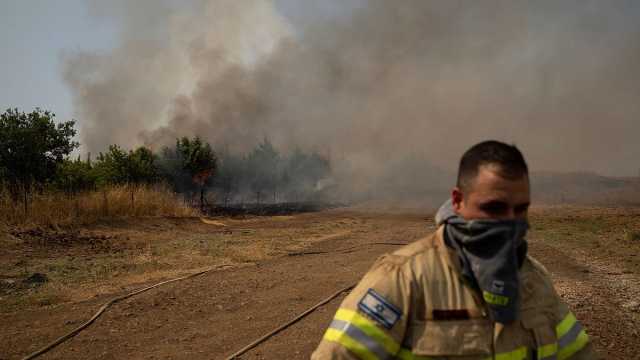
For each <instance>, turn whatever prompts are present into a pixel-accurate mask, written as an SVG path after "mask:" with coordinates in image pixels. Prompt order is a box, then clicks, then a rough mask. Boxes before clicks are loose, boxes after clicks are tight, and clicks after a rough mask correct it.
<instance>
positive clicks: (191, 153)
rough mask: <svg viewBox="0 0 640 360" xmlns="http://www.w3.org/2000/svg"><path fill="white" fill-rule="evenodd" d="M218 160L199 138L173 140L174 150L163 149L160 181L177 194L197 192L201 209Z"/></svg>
mask: <svg viewBox="0 0 640 360" xmlns="http://www.w3.org/2000/svg"><path fill="white" fill-rule="evenodd" d="M217 162H218V159H217V157H216V154H215V152H214V151H213V149H212V148H211V145H209V143H207V142H203V141H202V140H201V139H200V138H199V137H195V138H193V139H189V138H187V137H183V138H181V139H177V140H176V146H175V148H173V149H171V148H168V147H167V148H164V149H163V150H162V156H161V159H160V168H161V170H160V171H161V173H162V175H163V177H165V178H166V179H167V180H169V181H170V182H171V183H172V184H173V185H174V188H175V189H176V190H177V191H178V192H185V193H190V194H193V193H194V192H195V191H196V190H198V191H199V192H200V204H201V205H204V198H205V192H206V189H207V188H208V187H209V186H211V185H212V180H213V175H214V173H215V171H216V168H217Z"/></svg>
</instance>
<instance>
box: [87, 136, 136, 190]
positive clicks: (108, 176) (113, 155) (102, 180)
mask: <svg viewBox="0 0 640 360" xmlns="http://www.w3.org/2000/svg"><path fill="white" fill-rule="evenodd" d="M129 167H130V165H129V156H128V154H127V152H126V151H125V150H123V149H122V148H121V147H120V146H118V145H109V150H108V151H107V152H106V153H100V154H98V158H97V159H96V162H95V165H94V168H93V170H94V173H95V176H96V179H97V183H98V185H100V186H105V185H111V184H126V183H128V182H129V180H130V176H129Z"/></svg>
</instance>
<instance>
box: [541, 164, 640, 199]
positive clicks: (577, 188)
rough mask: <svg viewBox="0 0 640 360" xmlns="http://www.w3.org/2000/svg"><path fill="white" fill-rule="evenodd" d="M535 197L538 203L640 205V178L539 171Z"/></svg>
mask: <svg viewBox="0 0 640 360" xmlns="http://www.w3.org/2000/svg"><path fill="white" fill-rule="evenodd" d="M531 183H532V196H533V199H534V201H535V202H537V203H546V204H562V203H565V204H581V205H622V206H631V205H640V178H638V177H628V178H617V177H607V176H602V175H598V174H595V173H590V172H573V173H557V172H535V173H532V174H531Z"/></svg>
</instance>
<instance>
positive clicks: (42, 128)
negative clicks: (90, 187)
mask: <svg viewBox="0 0 640 360" xmlns="http://www.w3.org/2000/svg"><path fill="white" fill-rule="evenodd" d="M54 118H55V114H54V113H52V112H50V111H46V110H41V109H39V108H36V109H35V110H34V111H32V112H31V113H28V114H26V113H24V112H20V111H18V109H8V110H6V111H5V112H4V113H3V114H1V115H0V174H2V176H3V180H4V182H6V183H7V185H8V186H9V190H10V192H11V193H12V194H13V196H14V199H17V198H18V196H19V194H20V192H22V193H23V195H24V206H25V212H26V211H27V205H28V202H27V197H28V193H29V192H30V191H31V189H32V186H33V185H34V184H44V183H46V182H48V181H50V180H52V179H53V177H54V175H55V173H56V170H57V167H58V165H60V164H61V163H62V162H63V161H64V159H65V157H67V156H68V155H69V154H70V153H71V152H72V151H73V150H74V149H75V148H76V147H78V145H79V144H78V143H77V142H75V141H73V140H72V139H73V137H74V136H75V135H76V130H75V129H74V128H73V127H74V125H75V122H74V121H73V120H72V121H66V122H62V123H58V124H56V123H55V122H54Z"/></svg>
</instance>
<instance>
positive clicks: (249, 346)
mask: <svg viewBox="0 0 640 360" xmlns="http://www.w3.org/2000/svg"><path fill="white" fill-rule="evenodd" d="M355 286H356V284H351V285H349V286H347V287H345V288H343V289H340V290H338V291H336V292H335V293H334V294H333V295H331V296H329V297H328V298H326V299H324V300H322V301H320V302H319V303H317V304H315V305H314V306H312V307H310V308H309V309H307V310H306V311H305V312H303V313H302V314H300V315H298V316H296V317H295V318H293V319H292V320H291V321H289V322H288V323H286V324H283V325H281V326H279V327H278V328H276V329H275V330H273V331H271V332H269V333H268V334H266V335H264V336H262V337H261V338H259V339H258V340H256V341H254V342H252V343H251V344H249V345H247V346H245V347H243V348H242V349H240V350H238V351H237V352H235V353H234V354H233V355H231V356H229V357H227V358H226V359H225V360H234V359H236V358H237V357H238V356H240V355H242V354H244V353H246V352H247V351H249V350H251V349H253V348H254V347H256V346H258V345H260V344H261V343H263V342H265V341H267V340H268V339H269V338H270V337H272V336H274V335H276V334H277V333H279V332H280V331H282V330H284V329H286V328H288V327H289V326H291V325H293V324H295V323H297V322H298V321H300V320H302V318H304V317H305V316H307V315H309V314H311V313H312V312H314V311H315V310H316V309H317V308H319V307H320V306H322V305H324V304H326V303H328V302H329V301H331V300H333V299H335V298H337V297H338V296H340V294H342V293H344V292H346V291H350V290H351V289H353V288H354V287H355Z"/></svg>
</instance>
